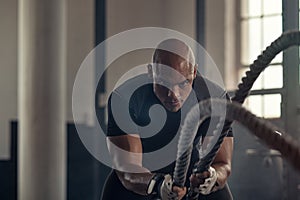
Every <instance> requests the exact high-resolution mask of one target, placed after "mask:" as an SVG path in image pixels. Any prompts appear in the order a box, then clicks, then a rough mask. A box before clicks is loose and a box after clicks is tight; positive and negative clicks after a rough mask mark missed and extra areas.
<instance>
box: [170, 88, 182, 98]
mask: <svg viewBox="0 0 300 200" xmlns="http://www.w3.org/2000/svg"><path fill="white" fill-rule="evenodd" d="M179 96H180V93H179V87H178V86H177V85H175V86H173V87H172V88H169V89H168V97H172V98H179Z"/></svg>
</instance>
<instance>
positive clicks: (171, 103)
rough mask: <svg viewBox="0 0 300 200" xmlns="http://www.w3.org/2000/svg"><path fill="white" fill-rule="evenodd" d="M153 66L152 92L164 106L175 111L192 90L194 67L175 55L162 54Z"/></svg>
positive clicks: (194, 74)
mask: <svg viewBox="0 0 300 200" xmlns="http://www.w3.org/2000/svg"><path fill="white" fill-rule="evenodd" d="M156 62H157V64H156V65H155V67H154V68H153V80H154V93H155V95H156V96H157V98H158V99H159V100H160V101H161V103H162V104H163V105H164V107H165V108H166V109H167V110H169V111H171V112H177V111H178V110H179V109H180V108H181V107H182V105H183V103H184V102H185V100H186V99H187V98H188V96H189V94H190V93H191V91H192V83H193V80H194V78H195V76H196V68H195V67H194V66H192V65H191V64H190V63H189V62H188V61H187V60H185V59H183V58H181V57H179V56H177V55H164V56H160V58H159V59H158V60H157V61H156Z"/></svg>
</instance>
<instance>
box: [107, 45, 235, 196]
mask: <svg viewBox="0 0 300 200" xmlns="http://www.w3.org/2000/svg"><path fill="white" fill-rule="evenodd" d="M145 79H149V80H150V82H149V84H143V85H141V86H140V87H135V86H133V85H134V84H135V83H138V82H139V81H141V80H145ZM139 83H141V82H139ZM133 89H134V90H135V91H133V92H132V93H130V92H131V90H133ZM211 89H213V90H214V91H217V93H218V94H219V96H218V97H219V98H228V96H227V94H226V92H225V91H223V90H222V89H221V88H220V87H219V86H217V85H216V84H214V83H212V82H210V81H208V80H206V79H205V78H203V77H202V76H200V75H198V74H197V65H196V63H195V58H194V54H193V52H192V50H191V48H190V47H189V46H188V45H186V44H185V43H183V42H182V41H180V40H177V39H168V40H165V41H163V42H161V43H160V44H159V45H158V47H157V49H156V50H155V52H154V55H153V65H149V66H148V76H147V77H146V76H145V75H140V76H139V77H135V78H133V79H131V80H128V81H126V82H125V83H124V84H123V85H121V86H120V87H118V88H117V89H116V90H115V91H114V92H113V93H112V95H111V97H110V100H109V103H108V129H107V142H108V148H109V151H110V153H111V156H112V161H113V165H114V166H113V167H114V170H112V172H111V174H110V175H109V176H108V179H107V181H106V183H105V187H104V190H103V194H102V200H117V199H118V200H119V199H120V200H134V199H137V200H138V199H143V200H144V199H149V200H150V199H163V200H165V199H183V198H184V197H185V196H186V194H187V187H189V185H190V183H192V184H193V185H197V187H198V188H197V189H198V191H199V193H200V195H199V199H222V200H226V199H232V197H231V194H230V191H229V189H228V186H227V184H226V180H227V178H228V176H229V174H230V172H231V157H232V149H233V137H232V133H231V130H230V131H229V133H228V135H227V137H226V138H225V139H224V141H223V144H222V145H221V147H220V150H219V151H218V153H217V156H216V158H215V159H214V162H213V164H212V166H211V167H210V168H209V170H208V171H206V172H204V173H201V174H192V168H193V166H194V164H195V163H196V162H197V161H198V160H199V152H198V149H197V147H198V145H197V144H198V143H199V141H200V140H201V138H203V137H204V136H206V134H207V133H206V132H207V130H208V126H209V122H210V120H206V121H205V123H203V124H202V125H201V126H200V127H199V128H198V132H197V135H196V138H195V140H194V146H193V152H192V158H191V162H190V165H189V166H190V167H189V170H188V177H187V179H186V180H187V181H186V183H185V187H183V188H181V187H178V186H176V185H174V184H173V180H172V173H173V170H174V162H172V163H170V164H167V166H162V167H161V168H160V169H157V170H154V171H153V170H152V171H151V169H148V168H147V166H144V163H143V162H144V160H143V159H144V157H145V156H144V157H143V154H144V153H148V152H151V151H155V150H157V149H162V148H163V147H164V146H166V145H168V144H169V143H170V141H172V140H173V139H174V137H175V135H176V134H177V133H178V132H179V130H180V125H181V122H182V118H184V117H185V115H186V113H187V112H188V110H189V109H190V108H191V107H192V106H193V105H195V104H196V103H198V101H201V100H204V99H207V98H210V97H211V95H210V90H211ZM128 94H129V97H128ZM195 98H196V101H195ZM153 105H161V106H162V107H163V108H164V109H165V113H166V120H165V123H164V125H163V127H162V128H161V129H160V130H159V131H158V133H157V134H154V135H151V133H149V129H147V131H146V128H142V127H146V126H147V125H149V124H151V123H152V121H155V119H157V118H160V117H161V116H160V115H159V114H157V115H155V114H153V115H154V116H149V115H151V114H149V110H150V109H151V107H152V106H153ZM123 113H129V115H125V114H124V115H123ZM150 113H151V112H150ZM154 113H155V112H154ZM151 117H152V118H151ZM162 118H163V117H162ZM131 119H132V121H133V122H134V124H136V126H134V125H132V121H130V120H131ZM151 120H152V121H151ZM124 126H125V128H124ZM145 135H146V136H147V135H148V137H145ZM201 141H202V140H201ZM175 155H176V150H175V152H174V155H173V156H174V157H175ZM164 156H165V155H161V156H158V157H157V158H153V160H151V162H153V163H161V162H162V161H163V160H164V159H167V158H166V157H164ZM170 156H172V155H170ZM174 161H175V160H174Z"/></svg>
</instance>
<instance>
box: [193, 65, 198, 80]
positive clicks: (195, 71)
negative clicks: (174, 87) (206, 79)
mask: <svg viewBox="0 0 300 200" xmlns="http://www.w3.org/2000/svg"><path fill="white" fill-rule="evenodd" d="M197 70H198V64H195V66H194V72H193V74H194V78H196V75H197Z"/></svg>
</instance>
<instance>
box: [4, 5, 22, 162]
mask: <svg viewBox="0 0 300 200" xmlns="http://www.w3.org/2000/svg"><path fill="white" fill-rule="evenodd" d="M17 5H18V4H17V0H1V1H0V26H1V28H0V44H1V47H0V94H1V99H0V159H9V157H10V152H9V145H8V144H9V143H10V137H9V121H10V120H14V119H16V118H17V100H18V99H17V76H18V72H17V61H18V60H17Z"/></svg>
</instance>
